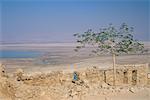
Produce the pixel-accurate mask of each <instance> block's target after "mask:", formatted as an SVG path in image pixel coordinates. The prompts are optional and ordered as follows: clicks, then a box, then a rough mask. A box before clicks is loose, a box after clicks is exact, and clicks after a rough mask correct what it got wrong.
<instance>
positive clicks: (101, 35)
mask: <svg viewBox="0 0 150 100" xmlns="http://www.w3.org/2000/svg"><path fill="white" fill-rule="evenodd" d="M133 33H134V31H133V27H129V26H128V25H127V24H125V23H123V24H121V26H120V27H119V28H116V27H114V26H113V25H112V24H110V25H109V26H108V27H106V28H101V29H100V31H99V32H94V31H92V29H89V30H88V31H86V32H84V33H82V34H79V33H77V34H74V36H75V37H76V41H77V43H79V44H80V45H78V46H76V49H75V51H79V49H81V48H85V47H86V46H92V51H91V52H92V53H95V54H97V55H101V54H111V55H112V59H113V85H115V81H116V56H118V55H120V54H128V53H142V52H143V51H144V44H142V43H140V42H139V41H137V40H135V39H134V38H133Z"/></svg>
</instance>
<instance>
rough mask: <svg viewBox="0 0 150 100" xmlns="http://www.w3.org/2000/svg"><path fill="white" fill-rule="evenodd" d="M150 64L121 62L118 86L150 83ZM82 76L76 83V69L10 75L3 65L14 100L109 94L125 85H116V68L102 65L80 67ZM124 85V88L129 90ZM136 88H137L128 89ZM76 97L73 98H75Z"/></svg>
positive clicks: (0, 71)
mask: <svg viewBox="0 0 150 100" xmlns="http://www.w3.org/2000/svg"><path fill="white" fill-rule="evenodd" d="M149 72H150V70H149V65H148V64H138V65H117V69H116V85H117V86H119V87H120V86H146V87H150V79H149V78H148V73H149ZM77 74H78V76H79V80H78V81H77V82H75V83H72V80H73V73H71V72H64V71H52V72H49V73H34V74H27V73H25V72H24V71H23V70H22V69H18V70H17V71H16V72H15V73H14V74H13V75H7V73H6V71H5V66H4V65H3V64H1V66H0V78H1V81H0V91H2V92H3V94H5V95H7V96H9V97H10V98H11V99H12V100H42V99H44V97H47V98H49V99H46V98H45V100H66V99H67V100H68V98H69V100H74V99H73V98H77V99H78V100H80V99H79V98H81V95H87V94H88V95H94V94H104V95H106V94H109V92H110V90H111V91H112V92H120V91H121V88H122V87H121V88H119V89H116V88H114V87H113V70H112V69H100V68H98V67H92V68H87V69H85V70H78V71H77ZM125 89H126V88H124V89H123V90H125ZM128 91H131V92H134V90H133V89H132V88H131V89H128ZM71 98H72V99H71Z"/></svg>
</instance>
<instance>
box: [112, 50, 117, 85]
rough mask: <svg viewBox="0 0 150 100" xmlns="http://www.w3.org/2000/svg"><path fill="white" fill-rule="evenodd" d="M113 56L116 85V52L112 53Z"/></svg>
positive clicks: (114, 82)
mask: <svg viewBox="0 0 150 100" xmlns="http://www.w3.org/2000/svg"><path fill="white" fill-rule="evenodd" d="M112 58H113V85H114V86H115V85H116V55H115V53H113V54H112Z"/></svg>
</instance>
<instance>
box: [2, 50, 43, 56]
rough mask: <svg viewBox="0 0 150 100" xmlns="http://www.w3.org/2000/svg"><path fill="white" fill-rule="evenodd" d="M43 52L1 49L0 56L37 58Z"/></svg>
mask: <svg viewBox="0 0 150 100" xmlns="http://www.w3.org/2000/svg"><path fill="white" fill-rule="evenodd" d="M42 54H43V53H42V52H39V51H22V50H0V58H35V57H39V56H41V55H42Z"/></svg>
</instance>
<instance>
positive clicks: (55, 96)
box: [0, 43, 150, 100]
mask: <svg viewBox="0 0 150 100" xmlns="http://www.w3.org/2000/svg"><path fill="white" fill-rule="evenodd" d="M75 45H76V44H72V43H63V44H62V43H55V44H54V43H52V44H49V43H47V44H38V45H37V44H5V45H0V49H1V50H26V51H39V52H42V54H43V55H42V56H39V57H36V58H0V62H1V64H4V65H5V68H4V69H5V75H3V73H2V75H1V81H0V83H1V84H0V85H1V88H0V90H1V93H0V100H149V99H150V86H149V85H148V86H147V85H144V86H141V85H140V86H137V85H135V86H132V85H121V86H112V85H109V84H106V83H101V84H100V83H98V82H95V83H94V84H93V83H92V84H91V83H88V82H87V81H86V80H84V79H83V80H82V81H83V82H84V83H82V82H80V81H79V83H78V82H77V83H72V79H73V78H72V77H73V76H72V73H73V72H74V71H77V72H80V73H85V72H86V70H90V72H92V71H93V70H95V67H96V68H98V69H104V70H107V69H111V68H112V57H111V55H101V56H96V55H93V54H90V50H91V48H90V47H89V48H86V49H84V50H81V51H80V52H74V48H75ZM145 47H146V48H147V49H150V45H149V43H145ZM149 59H150V55H149V53H147V54H130V55H120V56H117V62H116V63H117V64H146V63H148V64H149V63H150V60H149ZM148 71H149V72H150V68H149V70H148ZM57 77H59V78H58V80H55V79H57ZM18 78H19V81H18ZM53 79H54V80H55V81H53Z"/></svg>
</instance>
